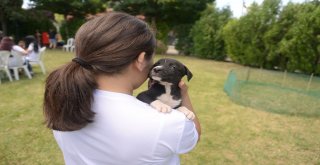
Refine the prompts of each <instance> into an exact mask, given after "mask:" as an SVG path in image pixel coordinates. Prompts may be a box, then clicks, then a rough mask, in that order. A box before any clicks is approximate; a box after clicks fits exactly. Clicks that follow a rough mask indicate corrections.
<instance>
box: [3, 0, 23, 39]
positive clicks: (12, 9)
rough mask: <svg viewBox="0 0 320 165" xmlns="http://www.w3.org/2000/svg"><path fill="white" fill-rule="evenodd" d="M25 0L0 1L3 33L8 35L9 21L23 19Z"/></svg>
mask: <svg viewBox="0 0 320 165" xmlns="http://www.w3.org/2000/svg"><path fill="white" fill-rule="evenodd" d="M22 3H23V0H1V1H0V24H1V28H2V30H3V33H4V34H5V35H7V32H8V29H7V26H8V21H10V20H15V19H18V18H21V17H23V14H22V12H23V11H22V9H21V6H22Z"/></svg>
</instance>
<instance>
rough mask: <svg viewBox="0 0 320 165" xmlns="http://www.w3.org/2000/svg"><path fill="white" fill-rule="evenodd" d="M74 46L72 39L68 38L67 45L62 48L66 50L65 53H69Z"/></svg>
mask: <svg viewBox="0 0 320 165" xmlns="http://www.w3.org/2000/svg"><path fill="white" fill-rule="evenodd" d="M73 45H74V39H73V38H69V39H68V40H67V44H66V45H64V46H63V47H62V49H63V50H66V51H67V52H69V51H71V48H72V46H73Z"/></svg>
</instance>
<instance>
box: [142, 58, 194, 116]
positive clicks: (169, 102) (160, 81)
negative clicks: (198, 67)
mask: <svg viewBox="0 0 320 165" xmlns="http://www.w3.org/2000/svg"><path fill="white" fill-rule="evenodd" d="M185 75H186V76H187V79H188V81H189V80H190V79H191V78H192V73H191V72H190V71H189V69H188V68H187V67H186V66H185V65H183V64H182V63H181V62H179V61H177V60H175V59H169V58H164V59H160V60H159V61H157V62H156V63H155V64H154V65H153V67H152V69H151V71H150V73H149V78H150V81H149V82H151V84H149V89H148V90H147V91H144V92H141V93H140V94H138V96H137V98H138V99H139V100H141V101H143V102H145V103H147V104H149V105H151V106H152V107H153V108H155V109H157V110H158V111H160V112H171V110H172V109H177V110H179V111H181V112H182V113H184V114H185V115H186V116H187V118H188V119H191V120H193V119H194V117H195V115H194V113H193V112H192V111H190V110H189V109H187V108H186V107H183V106H181V103H182V100H181V92H180V87H179V82H180V81H181V79H182V77H183V76H185Z"/></svg>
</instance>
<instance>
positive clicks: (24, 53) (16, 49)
mask: <svg viewBox="0 0 320 165" xmlns="http://www.w3.org/2000/svg"><path fill="white" fill-rule="evenodd" d="M12 50H14V51H16V52H19V53H22V54H23V55H27V54H28V51H26V50H24V49H23V48H22V47H20V46H18V45H14V46H13V47H12Z"/></svg>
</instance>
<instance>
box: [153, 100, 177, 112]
mask: <svg viewBox="0 0 320 165" xmlns="http://www.w3.org/2000/svg"><path fill="white" fill-rule="evenodd" d="M150 105H151V106H152V107H153V108H155V109H156V110H158V111H159V112H163V113H169V112H171V111H172V108H171V107H170V106H169V105H167V104H164V103H163V102H161V101H159V100H155V101H153V102H152V103H151V104H150Z"/></svg>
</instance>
